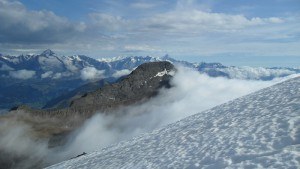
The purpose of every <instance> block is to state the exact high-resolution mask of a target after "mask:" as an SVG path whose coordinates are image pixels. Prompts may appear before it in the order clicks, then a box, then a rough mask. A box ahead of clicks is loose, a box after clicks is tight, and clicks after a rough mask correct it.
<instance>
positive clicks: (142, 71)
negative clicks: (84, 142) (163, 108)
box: [70, 61, 175, 112]
mask: <svg viewBox="0 0 300 169" xmlns="http://www.w3.org/2000/svg"><path fill="white" fill-rule="evenodd" d="M173 73H175V68H174V66H173V65H172V64H171V63H169V62H166V61H164V62H150V63H145V64H142V65H141V66H139V67H138V68H137V69H135V70H134V71H133V72H132V73H131V74H130V75H128V76H127V77H125V78H124V79H122V80H121V81H119V82H118V83H115V84H112V85H106V86H104V87H103V88H101V89H98V90H97V91H95V92H91V93H87V94H85V95H83V96H82V97H81V98H78V99H75V100H73V101H72V103H71V105H70V109H72V110H74V111H76V112H78V111H79V112H90V111H109V110H111V109H115V108H118V107H119V106H124V105H129V104H133V103H135V102H139V101H142V100H143V99H147V98H149V97H152V96H155V95H156V94H157V93H158V90H159V89H160V88H162V87H166V88H169V87H170V79H171V78H172V74H173Z"/></svg>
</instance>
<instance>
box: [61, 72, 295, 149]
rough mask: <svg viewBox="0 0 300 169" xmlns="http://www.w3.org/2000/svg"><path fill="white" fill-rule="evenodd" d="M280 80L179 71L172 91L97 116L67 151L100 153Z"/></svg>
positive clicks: (163, 91)
mask: <svg viewBox="0 0 300 169" xmlns="http://www.w3.org/2000/svg"><path fill="white" fill-rule="evenodd" d="M287 78H290V77H286V79H287ZM282 80H283V78H279V79H274V80H272V81H247V80H237V79H226V78H222V77H218V78H212V77H209V76H207V75H205V74H200V73H199V72H196V71H193V70H189V69H185V68H180V69H179V71H178V72H177V74H176V75H175V77H174V79H173V80H172V85H173V86H174V87H173V88H171V89H163V90H161V92H160V94H159V96H157V97H155V98H153V99H151V100H149V101H147V102H145V103H143V104H138V105H133V106H128V107H124V108H122V109H119V110H118V111H115V112H113V113H110V114H109V115H105V114H103V113H101V112H99V113H98V114H96V115H95V116H94V117H93V118H91V119H90V120H88V121H86V123H85V124H84V125H83V126H82V128H80V129H79V130H78V131H76V136H74V138H73V139H72V140H73V141H72V142H71V143H69V144H68V146H67V147H68V148H67V149H68V151H69V153H70V154H80V153H82V152H90V151H93V150H95V149H100V148H101V147H105V146H108V145H110V144H112V143H116V142H119V141H121V140H124V139H128V138H132V137H134V136H136V135H138V134H141V133H144V132H148V131H151V130H154V129H157V128H159V127H162V126H164V125H167V124H170V123H173V122H176V121H178V120H180V119H182V118H185V117H187V116H190V115H193V114H195V113H200V112H202V111H204V110H207V109H210V108H212V107H214V106H217V105H220V104H222V103H225V102H228V101H230V100H233V99H235V98H238V97H241V96H243V95H246V94H249V93H251V92H254V91H257V90H259V89H262V88H265V87H268V86H271V85H273V84H275V83H277V82H280V81H282ZM87 138H89V139H87Z"/></svg>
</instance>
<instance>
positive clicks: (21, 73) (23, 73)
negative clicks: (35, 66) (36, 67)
mask: <svg viewBox="0 0 300 169" xmlns="http://www.w3.org/2000/svg"><path fill="white" fill-rule="evenodd" d="M35 74H36V72H35V71H32V70H26V69H22V70H17V71H10V72H9V75H10V76H11V77H13V78H16V79H23V80H26V79H30V78H32V77H33V76H35Z"/></svg>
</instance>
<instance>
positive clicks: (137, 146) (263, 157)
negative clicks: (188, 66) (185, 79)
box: [49, 77, 300, 169]
mask: <svg viewBox="0 0 300 169" xmlns="http://www.w3.org/2000/svg"><path fill="white" fill-rule="evenodd" d="M83 144H84V143H83ZM299 166H300V78H299V77H298V78H294V79H291V80H288V81H285V82H283V83H280V84H277V85H275V86H272V87H269V88H266V89H263V90H260V91H258V92H256V93H253V94H250V95H248V96H245V97H242V98H239V99H236V100H233V101H231V102H228V103H226V104H223V105H220V106H217V107H215V108H213V109H210V110H207V111H204V112H201V113H198V114H196V115H193V116H190V117H188V118H186V119H184V120H181V121H178V122H176V123H173V124H171V125H168V126H167V127H165V128H162V129H160V130H156V131H153V132H152V133H150V134H144V135H142V136H140V137H136V138H134V139H132V140H129V141H126V142H121V143H119V144H117V145H113V146H110V147H107V148H105V149H102V150H100V151H96V152H93V153H91V154H87V155H83V156H80V157H77V158H75V159H72V160H69V161H65V162H62V163H60V164H56V165H54V166H51V167H49V168H56V169H57V168H225V167H227V168H298V167H299Z"/></svg>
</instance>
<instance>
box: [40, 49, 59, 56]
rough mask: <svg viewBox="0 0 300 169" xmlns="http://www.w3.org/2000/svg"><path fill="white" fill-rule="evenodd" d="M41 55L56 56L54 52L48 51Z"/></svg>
mask: <svg viewBox="0 0 300 169" xmlns="http://www.w3.org/2000/svg"><path fill="white" fill-rule="evenodd" d="M41 55H43V56H54V55H56V54H55V53H54V52H53V51H52V50H50V49H47V50H45V51H44V52H42V53H41Z"/></svg>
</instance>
